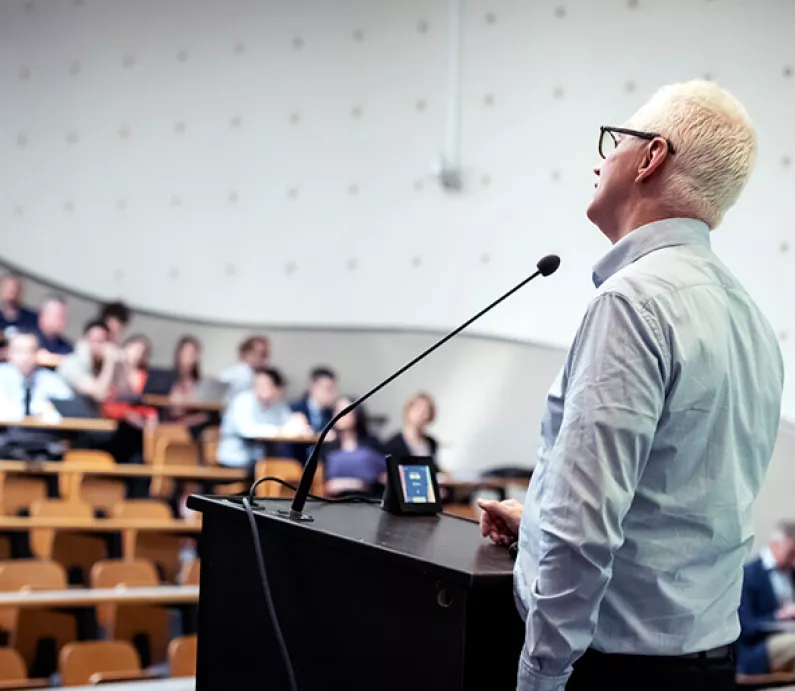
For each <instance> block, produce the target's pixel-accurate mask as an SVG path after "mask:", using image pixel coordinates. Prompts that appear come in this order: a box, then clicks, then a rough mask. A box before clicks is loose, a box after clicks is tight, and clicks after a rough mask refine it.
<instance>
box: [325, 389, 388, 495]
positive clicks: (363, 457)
mask: <svg viewBox="0 0 795 691" xmlns="http://www.w3.org/2000/svg"><path fill="white" fill-rule="evenodd" d="M352 400H353V399H351V398H346V397H342V398H340V399H339V400H338V401H337V404H336V405H335V407H334V415H337V414H339V413H341V412H342V411H343V410H344V409H345V408H346V407H347V406H349V405H350V404H351V402H352ZM334 431H335V432H336V437H335V439H334V441H333V442H331V443H330V444H328V446H327V447H326V448H325V449H323V460H324V472H325V480H326V492H327V493H328V494H330V495H340V494H347V493H356V494H373V495H377V494H379V493H380V492H382V491H383V484H384V477H385V474H386V459H385V457H384V454H383V452H382V451H381V448H380V446H381V445H380V444H379V442H378V440H376V439H375V438H374V437H373V436H372V435H371V434H370V432H369V430H368V429H367V416H366V414H365V412H364V411H363V410H362V408H361V407H359V408H358V409H357V410H354V411H351V412H350V413H348V414H347V415H344V416H343V417H341V418H340V419H339V420H337V423H336V424H335V425H334Z"/></svg>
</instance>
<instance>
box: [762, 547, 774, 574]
mask: <svg viewBox="0 0 795 691" xmlns="http://www.w3.org/2000/svg"><path fill="white" fill-rule="evenodd" d="M759 558H760V559H761V560H762V566H764V568H765V571H775V570H776V560H775V558H774V557H773V552H771V551H770V548H769V547H765V548H764V549H763V550H762V551H761V552H760V554H759Z"/></svg>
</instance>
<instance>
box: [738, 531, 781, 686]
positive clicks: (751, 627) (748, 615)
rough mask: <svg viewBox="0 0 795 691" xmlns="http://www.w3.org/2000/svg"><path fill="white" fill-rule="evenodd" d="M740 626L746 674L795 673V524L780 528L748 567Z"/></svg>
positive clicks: (740, 655) (740, 663)
mask: <svg viewBox="0 0 795 691" xmlns="http://www.w3.org/2000/svg"><path fill="white" fill-rule="evenodd" d="M740 627H741V632H740V638H739V640H738V641H737V669H738V671H739V672H740V673H741V674H766V673H768V672H795V523H790V522H783V523H780V524H779V525H778V527H777V529H776V531H775V533H774V534H773V537H772V538H771V540H770V544H769V545H768V546H767V547H766V548H765V549H763V550H762V552H761V554H760V555H759V557H758V558H757V559H754V560H753V561H752V562H750V563H748V564H746V566H745V576H744V579H743V592H742V599H741V601H740Z"/></svg>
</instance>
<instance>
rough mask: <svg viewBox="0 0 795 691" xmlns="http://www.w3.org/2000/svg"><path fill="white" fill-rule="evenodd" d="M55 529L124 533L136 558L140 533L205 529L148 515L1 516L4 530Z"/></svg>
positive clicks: (126, 550)
mask: <svg viewBox="0 0 795 691" xmlns="http://www.w3.org/2000/svg"><path fill="white" fill-rule="evenodd" d="M42 529H43V530H54V531H58V530H60V531H64V532H69V533H121V543H122V554H123V555H124V558H125V559H128V560H129V559H135V545H136V543H137V541H138V533H141V532H144V533H177V534H179V535H196V534H197V533H199V532H201V522H200V520H198V519H197V520H195V521H184V520H177V519H168V520H153V519H144V518H94V519H88V520H86V519H78V518H59V517H55V516H37V517H35V518H28V517H22V516H0V533H2V532H25V531H28V530H42Z"/></svg>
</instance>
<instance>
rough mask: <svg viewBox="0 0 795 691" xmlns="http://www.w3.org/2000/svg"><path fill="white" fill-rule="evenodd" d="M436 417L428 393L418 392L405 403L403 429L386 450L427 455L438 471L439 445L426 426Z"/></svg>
mask: <svg viewBox="0 0 795 691" xmlns="http://www.w3.org/2000/svg"><path fill="white" fill-rule="evenodd" d="M435 418H436V405H435V403H434V402H433V399H432V398H431V397H430V396H429V395H428V394H427V393H416V394H414V395H413V396H412V397H411V398H409V399H408V400H407V401H406V403H405V404H404V405H403V430H402V431H400V432H398V433H397V434H396V435H395V436H394V437H392V438H391V439H390V440H389V441H388V442H387V443H386V445H385V447H384V451H385V452H386V453H387V454H390V455H393V456H427V457H429V458H431V459H432V460H433V464H434V466H435V468H436V472H439V468H438V465H437V464H436V452H437V449H438V447H439V445H438V444H437V443H436V440H435V439H434V438H433V437H432V436H430V435H429V434H427V433H426V431H425V428H426V427H427V426H428V425H429V424H430V423H431V422H433V421H434V419H435Z"/></svg>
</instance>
